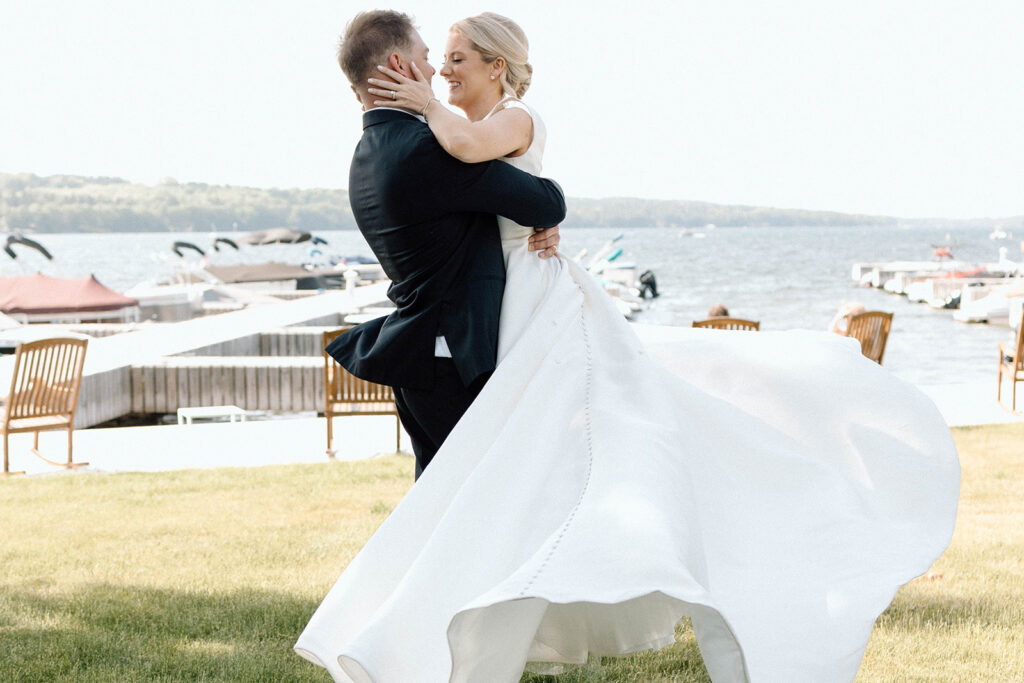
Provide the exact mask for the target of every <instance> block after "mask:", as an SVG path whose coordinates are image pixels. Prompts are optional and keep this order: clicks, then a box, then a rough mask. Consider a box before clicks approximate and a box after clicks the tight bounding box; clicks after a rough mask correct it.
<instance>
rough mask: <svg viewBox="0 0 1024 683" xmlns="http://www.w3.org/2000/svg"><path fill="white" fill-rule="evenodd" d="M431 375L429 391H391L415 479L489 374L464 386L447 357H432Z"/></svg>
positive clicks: (401, 389) (398, 389) (397, 388)
mask: <svg viewBox="0 0 1024 683" xmlns="http://www.w3.org/2000/svg"><path fill="white" fill-rule="evenodd" d="M434 372H435V375H434V377H435V381H434V386H433V387H432V388H430V389H407V388H403V387H395V388H394V391H395V405H396V406H397V407H398V416H399V418H400V419H401V420H402V426H403V427H404V428H405V431H406V432H408V434H409V437H410V438H411V439H412V450H413V453H415V455H416V478H417V479H419V477H420V475H421V474H423V470H424V469H425V468H426V466H427V465H429V464H430V461H431V460H433V459H434V454H436V453H437V449H439V448H440V447H441V444H442V443H444V440H445V439H447V438H448V434H449V433H450V432H451V431H452V429H453V428H454V427H455V423H457V422H458V421H459V419H460V418H461V417H462V414H463V413H465V412H466V409H467V408H469V404H471V403H472V402H473V399H475V398H476V396H477V394H479V393H480V389H482V388H483V386H484V383H486V382H487V378H488V377H490V374H491V373H489V372H488V373H484V374H483V375H481V376H480V377H478V378H477V379H476V380H474V381H473V382H472V383H471V384H470V385H469V386H468V387H467V386H465V385H464V384H463V383H462V380H461V379H460V378H459V373H458V371H457V370H456V369H455V363H454V362H452V359H451V358H434Z"/></svg>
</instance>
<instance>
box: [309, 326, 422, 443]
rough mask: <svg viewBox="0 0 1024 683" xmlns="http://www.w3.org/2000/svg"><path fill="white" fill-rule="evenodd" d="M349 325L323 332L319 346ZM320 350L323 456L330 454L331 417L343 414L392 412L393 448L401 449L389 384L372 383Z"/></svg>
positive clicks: (324, 344)
mask: <svg viewBox="0 0 1024 683" xmlns="http://www.w3.org/2000/svg"><path fill="white" fill-rule="evenodd" d="M349 329H351V328H350V327H346V328H344V329H340V330H331V331H329V332H324V333H323V347H322V348H324V349H326V348H327V345H328V344H330V343H331V342H332V341H334V339H335V338H336V337H338V336H339V335H341V334H344V333H345V332H346V331H348V330H349ZM323 354H324V394H325V403H324V416H325V417H326V418H327V456H328V457H331V458H333V457H334V453H335V449H334V431H333V429H334V424H333V419H334V418H335V417H339V416H344V415H394V416H395V452H396V453H398V452H399V451H401V445H402V423H401V421H400V420H399V419H398V408H397V407H396V406H395V393H394V391H392V389H391V387H389V386H385V385H383V384H374V383H373V382H369V381H367V380H364V379H359V378H358V377H356V376H354V375H352V374H351V373H350V372H348V371H347V370H346V369H345V368H343V367H342V366H341V365H339V364H338V362H337V361H335V360H334V359H333V358H332V357H331V356H330V355H329V354H328V353H327V351H326V350H325V351H324V352H323Z"/></svg>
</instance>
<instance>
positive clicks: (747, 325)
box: [693, 317, 761, 339]
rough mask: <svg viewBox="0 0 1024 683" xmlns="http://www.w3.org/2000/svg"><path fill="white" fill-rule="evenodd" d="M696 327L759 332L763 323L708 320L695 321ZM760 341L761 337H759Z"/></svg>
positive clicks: (722, 319)
mask: <svg viewBox="0 0 1024 683" xmlns="http://www.w3.org/2000/svg"><path fill="white" fill-rule="evenodd" d="M693 326H694V327H710V328H711V329H714V330H750V331H753V332H757V331H759V330H760V329H761V321H759V320H744V319H743V318H727V317H719V318H708V319H707V320H694V321H693ZM758 339H760V337H758Z"/></svg>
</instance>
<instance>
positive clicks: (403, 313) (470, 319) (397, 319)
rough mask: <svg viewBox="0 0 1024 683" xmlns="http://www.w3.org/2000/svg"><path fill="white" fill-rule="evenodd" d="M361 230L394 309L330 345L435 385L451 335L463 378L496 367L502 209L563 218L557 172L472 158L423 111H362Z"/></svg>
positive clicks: (357, 183) (343, 357)
mask: <svg viewBox="0 0 1024 683" xmlns="http://www.w3.org/2000/svg"><path fill="white" fill-rule="evenodd" d="M349 201H350V202H351V204H352V213H353V215H354V216H355V219H356V223H357V224H358V225H359V229H360V231H361V232H362V233H363V235H364V236H365V237H366V241H367V242H368V243H369V245H370V248H371V249H372V250H373V253H374V254H375V255H376V256H377V258H378V259H379V260H380V263H381V266H383V268H384V271H385V272H386V273H387V275H388V277H389V278H391V287H390V288H389V289H388V298H389V299H391V301H392V302H393V303H394V304H395V306H396V310H395V312H394V313H392V314H391V315H389V316H387V317H384V318H378V319H376V320H372V321H370V322H368V323H364V324H362V325H359V326H357V327H355V328H353V329H352V330H349V331H348V332H346V333H345V334H343V335H341V336H340V337H338V338H337V339H336V340H335V341H334V342H333V343H332V344H331V345H330V346H328V347H327V351H328V353H330V354H331V355H332V356H333V357H334V358H335V359H336V360H337V361H338V362H339V363H341V365H342V366H344V367H345V369H347V370H348V371H349V372H351V373H352V374H354V375H355V376H357V377H361V378H363V379H367V380H370V381H372V382H377V383H378V384H387V385H390V386H397V387H404V388H409V389H429V388H431V387H432V386H433V379H434V377H433V367H434V363H433V357H434V340H435V338H436V337H437V336H438V335H444V336H445V338H446V340H447V341H448V346H449V348H450V349H451V352H452V360H453V361H454V363H455V366H456V368H457V369H458V372H459V376H460V378H461V379H462V381H463V382H464V383H465V384H467V385H468V384H470V383H471V382H472V381H473V380H474V379H476V378H477V377H479V376H480V375H481V374H483V373H485V372H489V371H491V370H493V369H494V365H495V360H496V357H497V346H498V314H499V313H500V310H501V299H502V294H503V292H504V289H505V266H504V259H503V257H502V253H501V240H500V238H499V235H498V225H497V220H496V219H495V214H497V215H501V216H506V217H508V218H511V219H512V220H514V221H515V222H517V223H519V224H520V225H530V226H534V227H539V228H549V227H552V226H554V225H557V224H559V223H560V222H561V221H562V220H563V219H564V218H565V197H564V196H563V194H562V190H561V188H559V186H558V184H557V183H555V182H554V181H552V180H547V179H544V178H537V177H534V176H532V175H530V174H529V173H524V172H522V171H519V170H518V169H516V168H513V167H512V166H510V165H509V164H506V163H504V162H500V161H491V162H486V163H482V164H466V163H463V162H461V161H458V160H457V159H455V158H454V157H452V156H451V155H449V154H448V153H447V152H445V151H444V149H443V148H442V147H441V146H440V145H439V144H438V142H437V140H436V139H435V138H434V136H433V134H432V133H431V132H430V129H429V128H428V127H427V125H426V124H424V123H423V122H422V121H420V120H419V119H417V118H416V117H414V116H412V115H410V114H406V113H404V112H400V111H397V110H393V109H371V110H370V111H368V112H366V113H364V114H363V137H362V139H361V140H360V141H359V144H358V145H357V147H356V151H355V155H354V157H353V159H352V167H351V171H350V174H349Z"/></svg>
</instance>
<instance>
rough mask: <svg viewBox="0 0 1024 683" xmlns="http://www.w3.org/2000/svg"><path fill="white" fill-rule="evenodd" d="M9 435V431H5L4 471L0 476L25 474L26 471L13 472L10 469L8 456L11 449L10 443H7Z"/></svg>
mask: <svg viewBox="0 0 1024 683" xmlns="http://www.w3.org/2000/svg"><path fill="white" fill-rule="evenodd" d="M8 436H9V435H8V434H7V432H4V471H3V472H0V477H12V476H14V475H16V474H25V473H24V472H11V470H10V462H9V461H8V458H7V454H8V451H9V448H8V443H7V437H8Z"/></svg>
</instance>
